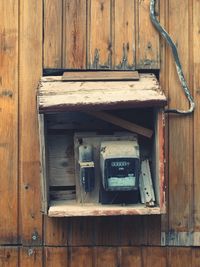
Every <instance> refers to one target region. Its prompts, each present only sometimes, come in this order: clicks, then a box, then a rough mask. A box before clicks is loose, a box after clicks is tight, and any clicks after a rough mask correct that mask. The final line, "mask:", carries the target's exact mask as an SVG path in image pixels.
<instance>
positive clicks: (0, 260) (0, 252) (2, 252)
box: [0, 247, 19, 267]
mask: <svg viewBox="0 0 200 267" xmlns="http://www.w3.org/2000/svg"><path fill="white" fill-rule="evenodd" d="M18 262H19V248H18V247H0V266H1V267H19V265H18Z"/></svg>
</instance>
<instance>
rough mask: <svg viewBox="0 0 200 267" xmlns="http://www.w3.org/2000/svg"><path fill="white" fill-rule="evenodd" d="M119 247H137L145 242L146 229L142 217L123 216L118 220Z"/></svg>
mask: <svg viewBox="0 0 200 267" xmlns="http://www.w3.org/2000/svg"><path fill="white" fill-rule="evenodd" d="M120 230H121V233H120V239H121V240H120V245H121V246H137V245H143V244H146V242H147V229H146V228H145V219H144V217H143V216H123V217H122V218H121V219H120Z"/></svg>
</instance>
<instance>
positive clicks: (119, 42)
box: [112, 0, 136, 70]
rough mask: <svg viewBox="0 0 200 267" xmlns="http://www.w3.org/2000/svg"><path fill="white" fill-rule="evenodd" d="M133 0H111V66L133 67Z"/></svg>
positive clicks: (121, 68) (134, 42)
mask: <svg viewBox="0 0 200 267" xmlns="http://www.w3.org/2000/svg"><path fill="white" fill-rule="evenodd" d="M135 14H136V13H135V1H132V0H124V1H121V0H114V1H112V32H113V34H112V39H113V41H112V43H113V68H115V69H120V70H126V69H135V52H136V48H135V44H136V40H135V33H136V32H135Z"/></svg>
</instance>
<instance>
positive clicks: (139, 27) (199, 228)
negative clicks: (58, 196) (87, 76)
mask: <svg viewBox="0 0 200 267" xmlns="http://www.w3.org/2000/svg"><path fill="white" fill-rule="evenodd" d="M148 8H149V0H140V1H139V0H135V1H134V0H132V1H130V0H112V1H111V0H90V1H89V0H88V1H86V0H71V1H69V0H63V1H61V0H44V1H42V0H29V1H27V0H1V1H0V123H1V124H0V125H1V126H0V266H23V267H24V266H64V265H66V266H70V267H72V266H73V267H76V266H79V267H81V266H86V265H87V266H108V267H112V266H126V267H129V266H141V267H143V266H145V267H146V266H147V267H148V266H152V265H154V266H166V267H169V266H176V267H177V266H183V267H184V266H200V263H199V262H200V249H199V248H198V246H200V194H199V192H200V176H199V169H198V168H199V162H200V149H199V148H200V141H199V140H200V139H199V134H200V127H199V125H200V124H199V120H200V103H199V102H200V98H199V97H200V94H199V93H200V76H199V73H200V53H199V51H200V16H199V14H200V2H199V0H176V1H174V0H165V1H160V8H159V9H160V12H159V14H160V20H161V22H162V24H163V25H165V26H166V28H167V29H168V30H169V32H170V33H171V35H172V36H173V38H174V40H175V42H176V43H177V45H178V50H179V52H180V57H181V62H182V63H183V69H184V72H185V75H186V79H187V81H188V83H189V85H190V87H191V90H192V93H193V95H194V97H195V101H196V105H197V107H196V110H195V113H194V115H193V116H188V117H184V116H182V117H180V116H173V115H170V116H166V144H165V148H166V178H167V179H166V186H167V189H168V190H167V191H168V194H167V200H168V211H167V215H165V216H162V217H160V216H144V217H139V216H136V217H133V216H132V217H131V216H124V217H114V218H113V217H105V218H101V217H99V218H66V219H60V218H59V219H55V218H54V219H50V218H48V217H46V216H43V215H42V214H41V212H40V209H41V202H40V180H39V179H40V178H39V171H40V164H39V146H38V127H37V116H36V103H35V95H36V89H37V84H38V81H39V78H40V77H41V75H42V68H43V67H45V68H49V67H51V68H60V67H65V68H91V66H92V67H93V66H94V64H93V63H94V59H95V57H94V56H95V50H96V49H97V50H98V52H99V61H98V60H97V61H95V62H97V63H98V64H96V65H95V66H97V67H98V68H99V67H101V66H102V65H103V66H104V65H106V66H107V65H108V66H109V68H114V69H116V68H117V66H119V65H120V62H121V59H122V58H123V44H125V45H124V47H125V48H126V49H125V50H126V51H125V58H127V61H126V62H128V63H127V65H128V66H131V68H138V69H140V68H144V69H148V68H158V67H161V72H160V82H161V84H162V87H163V90H165V92H166V94H167V95H168V97H169V106H170V107H179V108H181V107H182V108H183V107H184V108H185V107H187V102H186V100H185V97H184V94H183V92H182V91H181V88H180V85H179V81H178V78H177V75H176V71H175V66H174V62H173V59H172V56H171V52H170V49H169V48H168V47H166V46H165V43H164V42H163V41H162V40H160V42H159V37H158V34H157V33H156V31H155V30H154V29H153V27H152V26H151V22H150V19H149V17H148ZM127 20H128V25H127V23H126V21H127ZM43 25H44V32H43ZM118 33H121V34H118ZM127 44H129V45H128V46H127ZM159 44H160V45H159ZM127 47H129V49H127ZM130 47H131V48H130ZM97 54H98V53H97ZM97 54H96V55H97ZM160 55H161V60H159V57H160ZM146 63H148V64H146ZM92 64H93V65H92ZM127 65H126V66H127ZM104 67H105V66H104ZM167 245H168V246H169V247H164V246H167ZM162 246H163V247H162ZM186 246H187V248H186ZM192 246H197V247H196V248H193V247H192ZM184 247H185V248H184Z"/></svg>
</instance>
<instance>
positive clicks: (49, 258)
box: [44, 247, 69, 267]
mask: <svg viewBox="0 0 200 267" xmlns="http://www.w3.org/2000/svg"><path fill="white" fill-rule="evenodd" d="M55 266H56V267H63V266H65V267H68V266H69V265H68V249H67V248H55V247H54V248H49V247H47V248H45V256H44V267H55Z"/></svg>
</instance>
